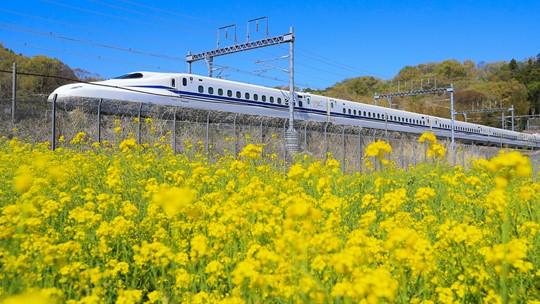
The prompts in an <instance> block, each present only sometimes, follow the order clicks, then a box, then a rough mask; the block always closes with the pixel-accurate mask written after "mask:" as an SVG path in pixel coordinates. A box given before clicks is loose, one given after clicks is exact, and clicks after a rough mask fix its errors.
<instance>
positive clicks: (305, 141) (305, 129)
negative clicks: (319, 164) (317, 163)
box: [304, 120, 308, 153]
mask: <svg viewBox="0 0 540 304" xmlns="http://www.w3.org/2000/svg"><path fill="white" fill-rule="evenodd" d="M307 151H308V148H307V121H305V120H304V152H306V153H307Z"/></svg>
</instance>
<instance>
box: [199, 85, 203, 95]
mask: <svg viewBox="0 0 540 304" xmlns="http://www.w3.org/2000/svg"><path fill="white" fill-rule="evenodd" d="M203 92H204V87H203V86H202V85H200V86H199V93H203Z"/></svg>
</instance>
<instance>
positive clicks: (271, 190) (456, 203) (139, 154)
mask: <svg viewBox="0 0 540 304" xmlns="http://www.w3.org/2000/svg"><path fill="white" fill-rule="evenodd" d="M421 139H422V141H425V142H429V143H430V150H429V151H428V153H429V156H430V160H429V161H428V162H427V163H421V164H419V165H418V166H416V167H411V168H408V169H407V170H404V169H396V168H395V167H394V166H393V165H392V163H391V162H389V161H387V160H386V156H387V155H388V154H390V153H392V148H391V146H389V145H388V144H386V143H384V142H380V141H379V142H375V143H373V144H372V145H370V146H368V147H367V148H366V163H367V164H368V167H370V168H376V169H373V170H372V171H371V172H370V173H366V174H361V173H354V174H344V173H343V172H342V171H341V166H340V163H339V162H337V161H335V160H332V159H329V160H326V161H319V160H315V159H311V158H310V157H308V156H300V157H297V158H296V159H295V161H294V163H293V164H291V165H290V166H289V167H285V166H281V165H280V164H279V163H278V164H276V162H275V159H273V158H272V156H271V155H269V156H266V155H264V153H263V152H264V147H262V146H259V145H255V144H248V145H247V146H246V147H245V148H244V149H243V151H242V152H241V153H239V155H238V157H233V156H221V157H220V158H219V159H218V160H217V161H212V162H210V161H209V160H208V158H207V155H205V153H204V149H203V147H200V145H197V143H191V142H186V143H185V144H186V149H187V151H186V153H184V154H182V155H174V154H173V153H172V151H171V149H170V147H169V146H168V145H167V144H165V141H166V139H164V138H161V139H160V140H158V141H157V142H155V143H150V144H143V145H137V144H136V141H135V140H134V139H132V138H128V139H125V140H122V141H121V140H118V142H116V143H103V144H97V143H92V141H91V140H90V139H88V138H87V137H86V135H85V134H84V133H79V134H78V135H77V136H75V137H74V138H73V139H71V140H70V142H68V141H64V143H63V144H62V145H63V146H62V147H61V148H58V149H56V151H51V150H50V149H49V144H47V143H45V144H34V145H32V144H28V143H24V142H23V141H19V140H17V139H16V138H15V139H10V140H8V139H6V138H2V139H0V174H1V176H2V180H3V182H2V183H1V184H0V281H1V285H0V303H180V302H185V303H299V302H300V303H540V301H539V299H540V288H539V286H540V203H539V202H540V184H539V183H537V182H534V180H535V179H533V176H532V172H533V170H532V167H531V163H530V161H529V159H528V158H527V157H524V156H522V155H521V154H519V153H518V152H501V154H499V155H498V156H496V157H494V158H492V159H490V160H484V159H480V160H476V161H474V164H473V166H472V167H473V169H471V170H464V169H462V168H461V167H451V166H448V165H447V164H444V163H442V161H441V160H440V159H442V157H441V155H444V153H445V151H444V147H442V146H439V145H437V144H436V140H435V138H434V136H429V135H426V136H423V137H421ZM430 151H431V152H430ZM213 158H214V157H213Z"/></svg>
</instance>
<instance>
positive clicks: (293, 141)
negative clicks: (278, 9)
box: [285, 27, 300, 154]
mask: <svg viewBox="0 0 540 304" xmlns="http://www.w3.org/2000/svg"><path fill="white" fill-rule="evenodd" d="M290 32H291V35H293V37H294V34H293V28H292V27H291V30H290ZM289 45H290V47H289V66H290V67H289V74H290V83H289V129H287V131H286V132H285V146H286V148H287V150H289V152H291V153H293V154H296V153H298V151H299V150H300V145H299V143H298V133H297V132H296V130H295V129H294V99H295V98H294V97H295V96H294V39H293V41H291V43H290V44H289Z"/></svg>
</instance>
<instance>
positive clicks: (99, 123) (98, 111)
mask: <svg viewBox="0 0 540 304" xmlns="http://www.w3.org/2000/svg"><path fill="white" fill-rule="evenodd" d="M102 102H103V98H100V99H99V103H98V106H97V137H98V142H99V143H101V103H102Z"/></svg>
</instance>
